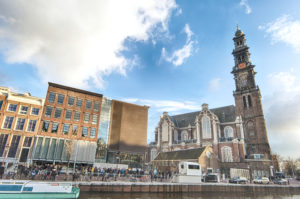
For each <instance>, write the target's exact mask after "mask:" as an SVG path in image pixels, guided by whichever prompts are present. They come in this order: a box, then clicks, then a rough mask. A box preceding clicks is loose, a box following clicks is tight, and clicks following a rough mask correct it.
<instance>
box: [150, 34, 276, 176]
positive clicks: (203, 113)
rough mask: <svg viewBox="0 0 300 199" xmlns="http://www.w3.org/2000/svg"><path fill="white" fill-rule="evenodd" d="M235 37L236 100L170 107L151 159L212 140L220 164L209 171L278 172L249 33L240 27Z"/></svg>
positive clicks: (193, 147) (252, 174) (158, 133)
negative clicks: (190, 108)
mask: <svg viewBox="0 0 300 199" xmlns="http://www.w3.org/2000/svg"><path fill="white" fill-rule="evenodd" d="M233 41H234V50H233V52H232V54H233V56H234V67H233V69H232V71H231V73H232V74H233V76H234V80H235V85H236V88H235V91H234V92H233V96H234V99H235V106H233V105H229V106H224V107H219V108H213V109H210V107H209V106H208V104H203V105H202V110H200V111H197V112H192V113H185V114H181V115H173V116H171V115H169V114H168V113H167V112H164V113H163V115H162V116H161V118H160V121H159V123H158V126H157V127H156V129H155V142H154V143H153V144H151V145H150V147H149V160H150V162H151V161H153V160H156V158H157V157H158V155H159V154H160V153H166V152H171V151H181V150H187V151H188V150H190V149H196V148H201V147H205V146H210V147H211V148H212V150H213V155H210V157H211V158H214V159H216V161H217V164H214V166H213V168H204V172H207V171H210V172H220V173H222V174H226V175H229V172H230V169H247V170H248V171H249V172H250V176H252V177H253V178H254V177H257V176H270V175H272V172H273V171H272V161H271V159H272V157H271V149H270V146H269V141H268V136H267V129H266V124H265V119H264V114H263V109H262V103H261V95H260V90H259V87H258V86H257V85H256V83H255V74H256V72H255V71H254V67H255V65H253V64H252V63H251V61H250V53H249V47H248V46H247V44H246V39H245V34H244V33H243V32H242V31H241V30H240V29H239V28H237V30H236V33H235V36H234V38H233Z"/></svg>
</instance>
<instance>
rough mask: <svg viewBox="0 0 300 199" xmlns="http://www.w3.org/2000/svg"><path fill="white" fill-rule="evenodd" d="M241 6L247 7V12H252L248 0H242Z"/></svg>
mask: <svg viewBox="0 0 300 199" xmlns="http://www.w3.org/2000/svg"><path fill="white" fill-rule="evenodd" d="M240 6H242V7H245V13H246V14H250V13H251V12H252V9H251V7H250V6H249V3H248V0H241V1H240Z"/></svg>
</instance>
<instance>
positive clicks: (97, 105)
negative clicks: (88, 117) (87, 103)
mask: <svg viewBox="0 0 300 199" xmlns="http://www.w3.org/2000/svg"><path fill="white" fill-rule="evenodd" d="M94 110H95V111H98V110H99V102H95V103H94Z"/></svg>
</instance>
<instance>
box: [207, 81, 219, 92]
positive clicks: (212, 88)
mask: <svg viewBox="0 0 300 199" xmlns="http://www.w3.org/2000/svg"><path fill="white" fill-rule="evenodd" d="M220 81H221V79H220V78H213V79H211V80H210V82H209V90H210V91H218V90H219V89H220V86H221V85H220Z"/></svg>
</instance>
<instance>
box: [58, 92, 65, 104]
mask: <svg viewBox="0 0 300 199" xmlns="http://www.w3.org/2000/svg"><path fill="white" fill-rule="evenodd" d="M64 99H65V96H64V95H62V94H59V95H58V98H57V104H63V103H64Z"/></svg>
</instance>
